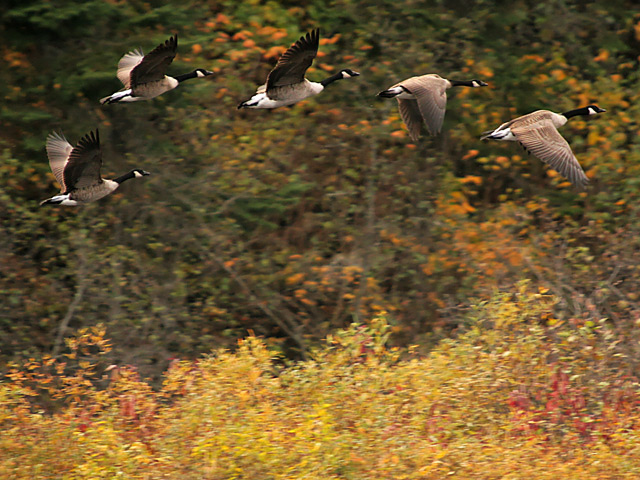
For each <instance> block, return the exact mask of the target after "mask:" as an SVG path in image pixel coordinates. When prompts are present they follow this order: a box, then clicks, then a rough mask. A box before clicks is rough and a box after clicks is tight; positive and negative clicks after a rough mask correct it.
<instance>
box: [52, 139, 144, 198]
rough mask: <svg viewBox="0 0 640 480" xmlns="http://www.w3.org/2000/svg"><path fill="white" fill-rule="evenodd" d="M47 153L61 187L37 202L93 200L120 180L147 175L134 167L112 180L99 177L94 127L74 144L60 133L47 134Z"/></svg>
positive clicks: (98, 154)
mask: <svg viewBox="0 0 640 480" xmlns="http://www.w3.org/2000/svg"><path fill="white" fill-rule="evenodd" d="M47 156H48V157H49V165H50V166H51V171H52V172H53V175H54V177H56V180H57V181H58V183H59V184H60V186H61V190H60V194H59V195H55V196H54V197H51V198H48V199H46V200H43V201H42V202H41V203H40V205H45V204H48V205H69V206H75V205H81V204H83V203H89V202H94V201H96V200H100V199H101V198H103V197H106V196H107V195H109V194H110V193H113V192H114V191H115V190H116V189H117V188H118V187H119V186H120V184H121V183H122V182H125V181H127V180H129V179H131V178H140V177H144V176H146V175H149V172H145V171H144V170H141V169H139V168H136V169H133V170H131V171H129V172H127V173H125V174H124V175H121V176H119V177H117V178H114V179H113V180H108V179H104V178H102V177H101V176H100V169H101V167H102V151H101V149H100V135H99V132H98V130H96V132H95V133H94V132H89V133H88V134H87V135H85V136H84V137H82V138H81V139H80V141H79V142H78V145H76V146H75V147H73V146H72V145H71V144H70V143H69V142H68V141H67V139H66V138H64V136H62V135H60V134H58V133H52V134H50V135H49V137H48V138H47Z"/></svg>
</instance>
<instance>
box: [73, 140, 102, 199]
mask: <svg viewBox="0 0 640 480" xmlns="http://www.w3.org/2000/svg"><path fill="white" fill-rule="evenodd" d="M101 167H102V151H101V150H100V136H99V132H98V130H96V132H95V133H94V132H89V133H88V134H86V135H85V136H84V137H82V138H81V139H80V141H79V142H78V145H76V147H75V148H74V149H73V150H72V151H71V153H70V154H69V161H68V162H67V165H66V166H65V168H64V185H65V189H66V192H68V191H70V190H74V189H80V188H87V187H92V186H95V185H99V184H100V183H102V178H101V177H100V169H101Z"/></svg>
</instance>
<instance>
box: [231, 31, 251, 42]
mask: <svg viewBox="0 0 640 480" xmlns="http://www.w3.org/2000/svg"><path fill="white" fill-rule="evenodd" d="M252 36H253V32H251V31H249V30H241V31H240V32H237V33H235V34H234V35H233V37H231V40H233V41H234V42H237V41H238V40H246V39H248V38H249V37H252Z"/></svg>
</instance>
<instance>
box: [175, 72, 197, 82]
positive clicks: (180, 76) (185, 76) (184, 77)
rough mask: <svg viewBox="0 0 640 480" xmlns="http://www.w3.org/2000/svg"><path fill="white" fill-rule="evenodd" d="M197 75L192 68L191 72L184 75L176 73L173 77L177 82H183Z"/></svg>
mask: <svg viewBox="0 0 640 480" xmlns="http://www.w3.org/2000/svg"><path fill="white" fill-rule="evenodd" d="M197 76H198V71H197V70H194V71H193V72H189V73H185V74H184V75H177V76H175V77H173V78H175V79H176V80H177V81H178V83H181V82H184V81H185V80H189V79H191V78H196V77H197Z"/></svg>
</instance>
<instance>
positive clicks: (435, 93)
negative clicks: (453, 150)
mask: <svg viewBox="0 0 640 480" xmlns="http://www.w3.org/2000/svg"><path fill="white" fill-rule="evenodd" d="M402 86H403V87H405V88H406V89H407V90H408V91H410V92H411V93H412V94H413V95H414V96H415V97H416V102H417V104H418V108H419V110H420V114H421V115H422V119H423V120H424V122H425V123H426V125H427V129H428V130H429V133H430V134H431V135H437V134H438V133H440V130H441V129H442V122H443V121H444V113H445V111H446V108H447V88H448V86H449V82H448V81H447V80H445V79H444V78H440V77H434V76H431V75H423V76H421V77H412V78H410V79H408V80H405V81H404V82H402Z"/></svg>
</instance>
